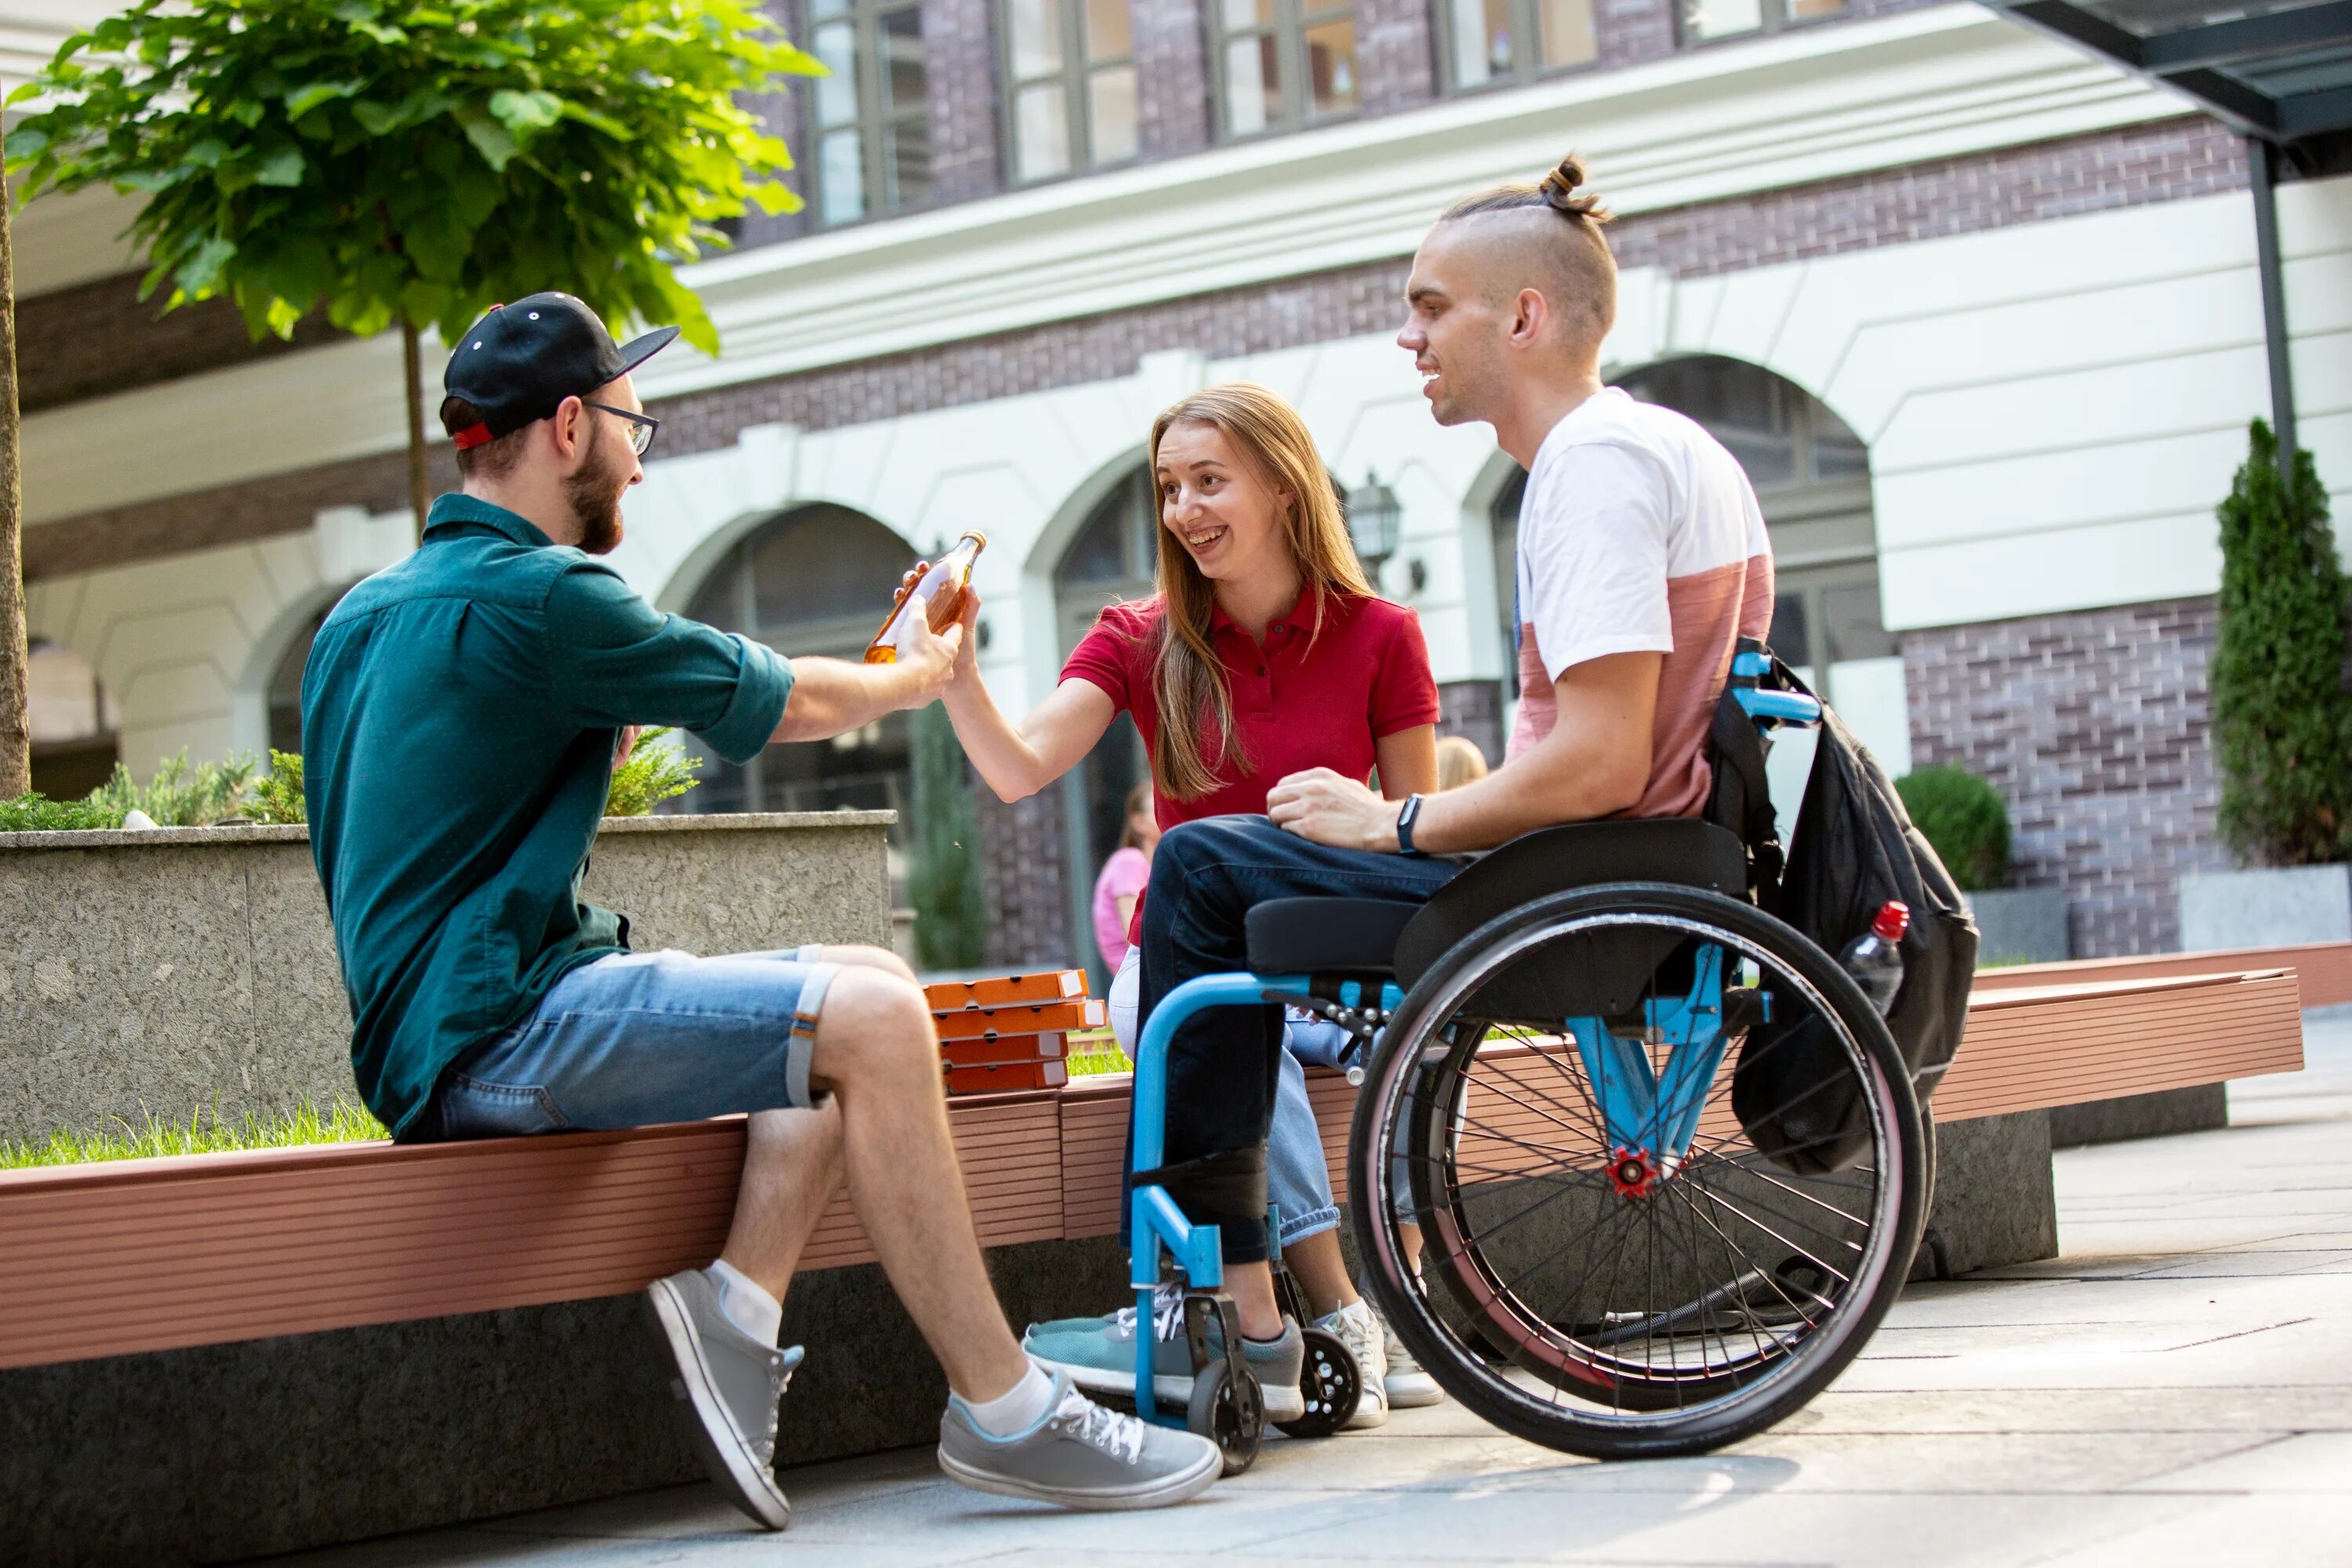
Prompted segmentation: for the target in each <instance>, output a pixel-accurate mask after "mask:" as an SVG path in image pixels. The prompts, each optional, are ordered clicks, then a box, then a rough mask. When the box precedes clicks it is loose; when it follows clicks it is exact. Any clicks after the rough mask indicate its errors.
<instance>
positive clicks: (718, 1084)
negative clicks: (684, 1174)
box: [420, 945, 840, 1139]
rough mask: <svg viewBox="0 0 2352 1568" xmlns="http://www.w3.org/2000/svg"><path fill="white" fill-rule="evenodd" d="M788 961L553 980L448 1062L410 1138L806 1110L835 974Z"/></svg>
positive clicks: (661, 959)
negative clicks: (512, 1018)
mask: <svg viewBox="0 0 2352 1568" xmlns="http://www.w3.org/2000/svg"><path fill="white" fill-rule="evenodd" d="M822 951H823V949H822V948H820V947H817V946H814V945H811V946H808V947H803V948H798V949H794V950H793V951H792V952H737V953H728V954H725V955H722V956H720V957H717V958H698V957H696V956H695V955H694V954H692V953H689V952H621V953H614V954H613V955H611V956H610V957H606V958H600V959H597V960H596V961H595V962H594V963H583V964H582V965H581V966H580V967H579V968H577V969H575V970H573V971H572V973H569V974H566V975H565V976H564V977H563V978H562V979H561V980H559V981H557V982H556V983H555V984H554V986H553V988H552V989H551V990H550V991H549V992H548V994H546V995H545V996H544V997H542V998H541V1000H540V1004H539V1006H538V1007H537V1008H536V1009H535V1010H534V1011H533V1012H532V1013H531V1015H530V1017H528V1018H526V1019H524V1020H523V1021H522V1022H521V1023H520V1024H517V1025H516V1026H513V1027H512V1028H510V1029H508V1030H506V1031H504V1032H503V1033H500V1034H498V1035H495V1036H493V1037H490V1038H489V1039H488V1040H485V1041H483V1042H482V1043H481V1044H480V1045H478V1046H475V1047H472V1048H470V1049H469V1050H467V1052H466V1053H465V1054H464V1055H463V1056H460V1057H459V1058H457V1060H456V1061H455V1062H453V1063H451V1064H450V1066H449V1068H448V1069H447V1070H446V1071H445V1072H444V1073H443V1074H442V1075H441V1081H440V1083H439V1084H438V1085H437V1086H436V1089H435V1092H434V1097H433V1103H432V1105H431V1106H430V1107H429V1108H428V1110H427V1111H426V1114H425V1118H422V1119H420V1120H423V1121H426V1123H427V1125H426V1126H425V1128H424V1129H423V1130H422V1136H423V1137H425V1138H426V1139H432V1138H436V1137H437V1138H500V1137H508V1136H511V1135H513V1134H516V1133H527V1132H562V1131H573V1130H579V1131H590V1130H596V1129H603V1128H611V1127H649V1126H653V1125H655V1124H656V1123H659V1122H664V1121H702V1120H704V1119H706V1118H708V1117H712V1116H725V1115H729V1114H731V1113H733V1112H736V1111H752V1110H783V1109H786V1108H790V1107H803V1108H805V1107H807V1106H809V1105H811V1104H813V1103H814V1100H815V1098H816V1097H815V1096H814V1094H813V1093H812V1091H811V1090H810V1089H809V1058H810V1057H811V1056H812V1055H813V1054H814V1051H815V1048H816V1025H817V1016H818V1014H819V1012H820V1011H821V1010H822V1009H823V1007H824V994H825V989H826V987H827V986H828V985H830V984H832V981H833V977H834V975H835V973H838V972H839V969H840V966H839V965H838V964H834V963H824V961H823V960H821V959H820V958H819V957H818V956H817V955H818V954H819V953H820V952H822Z"/></svg>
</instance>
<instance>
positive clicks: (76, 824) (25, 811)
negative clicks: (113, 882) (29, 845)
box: [0, 790, 122, 833]
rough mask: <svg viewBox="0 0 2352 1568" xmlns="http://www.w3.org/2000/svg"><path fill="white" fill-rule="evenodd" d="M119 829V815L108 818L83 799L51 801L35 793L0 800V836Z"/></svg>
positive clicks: (100, 810) (120, 821)
mask: <svg viewBox="0 0 2352 1568" xmlns="http://www.w3.org/2000/svg"><path fill="white" fill-rule="evenodd" d="M120 826H122V814H121V812H115V813H112V814H111V815H110V814H109V813H108V812H107V811H106V809H105V808H104V807H102V806H98V805H91V804H90V803H89V801H87V800H51V799H50V798H49V797H48V796H47V795H43V794H41V793H40V792H39V791H38V790H35V791H34V792H33V793H32V794H30V795H18V796H17V797H16V799H14V800H0V833H70V832H78V831H81V830H84V829H88V828H92V827H120Z"/></svg>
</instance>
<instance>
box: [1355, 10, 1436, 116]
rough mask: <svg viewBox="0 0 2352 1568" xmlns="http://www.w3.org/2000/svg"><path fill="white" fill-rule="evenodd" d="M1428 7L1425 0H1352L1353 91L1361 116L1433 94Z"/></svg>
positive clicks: (1433, 37)
mask: <svg viewBox="0 0 2352 1568" xmlns="http://www.w3.org/2000/svg"><path fill="white" fill-rule="evenodd" d="M1440 3H1442V0H1440ZM1430 5H1431V0H1356V72H1357V79H1358V84H1359V85H1358V89H1357V93H1358V99H1359V101H1360V102H1361V103H1362V104H1363V109H1364V112H1365V113H1366V114H1393V113H1394V112H1396V111H1397V110H1400V109H1411V108H1412V107H1413V106H1414V105H1415V104H1421V103H1427V102H1428V101H1429V100H1431V99H1433V98H1434V97H1436V96H1437V37H1436V28H1435V27H1434V26H1433V24H1432V20H1431V16H1430Z"/></svg>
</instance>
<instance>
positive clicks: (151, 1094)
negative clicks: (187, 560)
mask: <svg viewBox="0 0 2352 1568" xmlns="http://www.w3.org/2000/svg"><path fill="white" fill-rule="evenodd" d="M890 820H891V816H890V814H889V813H887V812H795V813H777V814H770V815H761V816H652V817H614V818H609V819H607V820H606V822H605V824H604V832H603V834H602V835H601V836H600V837H599V838H598V839H597V844H596V851H595V855H594V857H593V859H592V861H591V863H590V867H589V872H588V876H587V879H586V882H585V886H584V888H583V893H584V896H585V897H587V898H588V899H589V900H592V901H593V902H596V903H601V904H604V905H606V906H608V907H610V908H614V909H617V910H621V911H623V912H624V913H625V914H627V915H628V916H629V918H630V921H631V926H632V931H631V942H632V943H633V944H634V945H635V946H636V947H638V948H640V949H650V948H657V947H679V948H685V949H687V950H688V951H690V952H751V951H757V950H760V949H765V948H779V947H793V946H797V945H798V944H800V943H802V942H818V941H823V942H872V943H875V944H877V945H887V943H888V942H889V941H890V935H891V931H890V909H889V889H888V884H887V879H886V872H885V867H884V861H883V830H884V828H885V826H887V824H888V823H889V822H890ZM350 1032H351V1012H350V1005H349V1004H348V1002H347V1001H346V1000H345V997H344V994H343V987H342V976H341V971H340V969H339V968H338V966H337V963H336V960H335V949H334V939H333V934H332V932H331V930H330V928H329V926H328V923H327V910H326V903H325V900H323V898H322V897H321V896H320V889H319V880H318V877H317V874H316V873H315V871H314V870H313V869H312V867H311V864H310V834H309V830H308V829H306V828H302V827H193V828H157V829H152V830H148V831H144V832H113V833H8V834H0V1138H9V1139H19V1140H21V1139H28V1138H35V1139H37V1138H45V1137H47V1134H48V1133H49V1132H50V1131H52V1130H56V1129H60V1128H74V1129H95V1128H100V1127H104V1126H108V1125H110V1124H111V1123H112V1122H113V1121H116V1120H118V1119H119V1120H121V1121H127V1122H129V1123H131V1125H133V1126H140V1125H143V1124H144V1122H145V1121H146V1119H147V1117H148V1116H150V1115H151V1114H152V1116H153V1117H155V1118H156V1119H157V1120H176V1121H186V1120H187V1119H188V1117H189V1116H190V1115H191V1113H193V1112H194V1111H197V1110H204V1111H205V1112H206V1113H208V1114H209V1113H211V1112H213V1111H215V1110H217V1111H218V1113H219V1114H220V1115H222V1116H225V1117H228V1118H231V1119H235V1118H237V1117H239V1116H241V1115H243V1114H244V1113H245V1112H247V1111H251V1112H253V1113H255V1114H257V1115H261V1114H268V1113H272V1112H282V1111H284V1110H289V1109H290V1108H292V1107H293V1106H295V1105H297V1104H299V1103H301V1102H303V1101H308V1102H310V1103H311V1104H314V1105H325V1104H327V1103H328V1102H330V1101H331V1100H333V1099H334V1097H335V1096H337V1095H338V1094H340V1095H342V1096H344V1097H346V1098H351V1097H352V1078H351V1065H350V1058H349V1047H350Z"/></svg>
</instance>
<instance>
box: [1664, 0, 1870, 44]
mask: <svg viewBox="0 0 2352 1568" xmlns="http://www.w3.org/2000/svg"><path fill="white" fill-rule="evenodd" d="M1847 4H1848V0H1682V21H1683V42H1685V43H1686V44H1695V43H1700V42H1703V41H1705V40H1706V39H1708V38H1730V37H1738V35H1740V34H1742V33H1776V32H1779V31H1780V29H1781V28H1782V27H1785V26H1788V25H1789V24H1790V23H1791V22H1810V21H1811V20H1813V19H1814V18H1815V17H1817V16H1838V15H1840V14H1841V13H1843V11H1844V10H1845V8H1846V5H1847Z"/></svg>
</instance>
